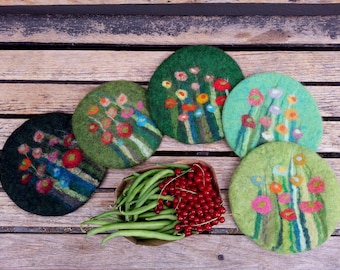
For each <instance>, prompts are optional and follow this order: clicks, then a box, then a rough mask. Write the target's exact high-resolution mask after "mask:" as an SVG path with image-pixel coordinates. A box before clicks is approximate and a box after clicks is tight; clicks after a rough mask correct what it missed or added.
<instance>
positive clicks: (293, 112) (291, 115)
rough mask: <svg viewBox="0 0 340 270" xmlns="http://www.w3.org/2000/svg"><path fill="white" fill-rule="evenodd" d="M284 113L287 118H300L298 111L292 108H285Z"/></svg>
mask: <svg viewBox="0 0 340 270" xmlns="http://www.w3.org/2000/svg"><path fill="white" fill-rule="evenodd" d="M284 114H285V117H286V119H287V120H297V119H298V118H299V115H298V112H297V111H296V110H294V109H291V108H289V109H287V110H285V113H284Z"/></svg>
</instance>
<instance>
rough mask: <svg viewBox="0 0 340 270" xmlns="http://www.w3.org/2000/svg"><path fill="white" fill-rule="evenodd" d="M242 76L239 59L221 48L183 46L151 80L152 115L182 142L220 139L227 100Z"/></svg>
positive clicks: (194, 142) (157, 122)
mask: <svg viewBox="0 0 340 270" xmlns="http://www.w3.org/2000/svg"><path fill="white" fill-rule="evenodd" d="M242 79H243V75H242V71H241V69H240V68H239V66H238V65H237V63H236V62H235V61H234V60H233V59H232V58H231V57H230V56H229V55H227V54H226V53H225V52H224V51H222V50H221V49H218V48H215V47H211V46H203V45H199V46H188V47H185V48H183V49H180V50H178V51H176V52H175V53H174V54H172V55H171V56H170V57H168V58H167V59H166V60H164V61H163V63H161V65H160V66H159V67H158V68H157V70H156V71H155V72H154V74H153V76H152V78H151V80H150V84H149V90H148V105H149V108H150V113H151V117H152V119H154V121H155V122H156V124H157V126H158V127H159V129H160V130H161V131H162V132H163V133H164V134H165V135H168V136H169V137H172V138H175V139H176V140H178V141H180V142H183V143H187V144H198V143H209V142H214V141H217V140H220V139H221V138H223V137H224V133H223V129H222V121H221V111H222V107H223V104H224V102H225V100H226V98H227V95H228V94H229V90H231V89H232V87H234V86H235V85H236V84H237V83H238V82H239V81H241V80H242Z"/></svg>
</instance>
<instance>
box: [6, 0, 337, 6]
mask: <svg viewBox="0 0 340 270" xmlns="http://www.w3.org/2000/svg"><path fill="white" fill-rule="evenodd" d="M204 3H208V4H211V3H242V4H249V3H257V4H258V3H274V4H292V3H293V4H329V3H339V1H338V0H296V1H292V0H115V1H114V2H113V1H110V0H52V1H48V2H47V1H44V0H0V5H1V6H7V5H8V6H9V5H11V6H12V5H27V6H30V5H105V4H110V5H111V4H117V5H118V4H128V5H134V4H144V5H145V4H204Z"/></svg>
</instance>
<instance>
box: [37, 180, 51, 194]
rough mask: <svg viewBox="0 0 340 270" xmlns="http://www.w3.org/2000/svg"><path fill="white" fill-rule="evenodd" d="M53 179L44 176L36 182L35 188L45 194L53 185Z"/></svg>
mask: <svg viewBox="0 0 340 270" xmlns="http://www.w3.org/2000/svg"><path fill="white" fill-rule="evenodd" d="M53 184H54V183H53V180H52V179H51V178H46V179H43V180H40V181H39V182H37V184H36V187H35V188H36V190H37V191H38V192H39V193H41V194H47V193H48V192H49V191H50V190H51V189H52V187H53Z"/></svg>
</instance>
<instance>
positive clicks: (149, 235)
mask: <svg viewBox="0 0 340 270" xmlns="http://www.w3.org/2000/svg"><path fill="white" fill-rule="evenodd" d="M117 236H124V237H137V238H138V237H140V238H144V239H159V240H165V241H175V240H180V239H183V238H184V237H185V235H184V234H180V235H169V234H166V233H160V232H155V231H149V230H119V231H116V232H114V233H111V234H110V235H108V236H106V237H105V238H104V239H103V240H102V245H103V244H105V243H106V242H107V241H108V240H110V239H112V238H114V237H117Z"/></svg>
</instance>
